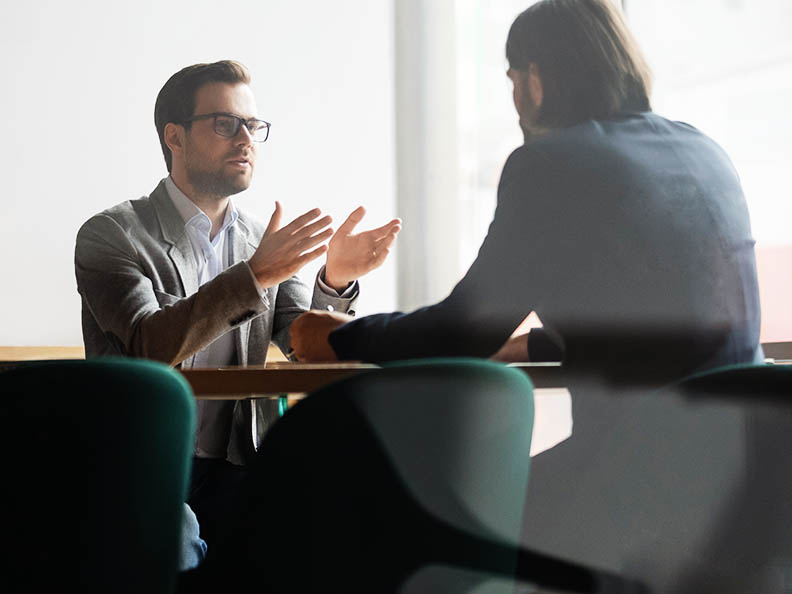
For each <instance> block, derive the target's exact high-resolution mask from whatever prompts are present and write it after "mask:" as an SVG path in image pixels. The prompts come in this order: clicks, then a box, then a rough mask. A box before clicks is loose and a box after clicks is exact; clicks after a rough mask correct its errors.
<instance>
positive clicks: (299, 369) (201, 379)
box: [181, 362, 564, 400]
mask: <svg viewBox="0 0 792 594" xmlns="http://www.w3.org/2000/svg"><path fill="white" fill-rule="evenodd" d="M510 367H516V368H517V369H520V370H522V371H524V372H525V373H527V374H528V376H529V377H530V378H531V381H532V382H533V384H534V387H536V388H562V387H564V381H563V376H562V373H561V364H560V363H512V364H510ZM372 369H378V366H377V365H371V364H367V363H285V362H274V363H268V364H267V365H266V366H250V367H221V368H213V369H184V370H182V371H181V373H182V374H183V375H184V377H185V378H186V379H187V381H188V382H189V383H190V385H191V386H192V389H193V392H194V393H195V397H196V398H198V399H202V400H237V399H239V398H268V397H277V396H281V395H283V394H304V393H307V392H312V391H313V390H316V389H317V388H320V387H321V386H323V385H325V384H328V383H330V382H333V381H335V380H338V379H341V378H343V377H348V376H350V375H357V374H360V373H366V372H368V371H371V370H372Z"/></svg>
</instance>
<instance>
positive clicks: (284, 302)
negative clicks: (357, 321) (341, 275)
mask: <svg viewBox="0 0 792 594" xmlns="http://www.w3.org/2000/svg"><path fill="white" fill-rule="evenodd" d="M320 273H321V271H320ZM320 273H317V279H316V281H315V282H314V288H313V294H311V291H310V289H309V288H308V285H306V284H305V283H304V282H303V281H302V280H301V279H300V278H299V277H297V276H294V277H292V278H290V279H289V280H287V281H285V282H283V283H281V284H280V286H279V287H278V295H277V298H276V301H275V317H274V322H273V329H272V342H274V343H275V344H276V345H278V348H279V349H280V350H281V352H282V353H284V354H287V353H289V352H290V350H291V338H290V336H289V327H290V326H291V323H292V322H293V321H294V320H295V319H296V318H297V317H298V316H299V315H300V314H302V313H303V312H305V311H307V310H308V309H309V308H310V309H322V310H330V311H337V312H340V313H348V314H351V315H354V314H355V307H357V301H358V296H359V295H360V290H359V284H358V283H357V281H355V287H354V290H353V292H352V294H351V295H350V296H349V297H337V296H334V295H329V294H327V293H325V292H324V291H323V290H322V289H321V287H320V286H319V274H320ZM309 297H310V301H309Z"/></svg>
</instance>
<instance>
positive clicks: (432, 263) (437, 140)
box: [394, 0, 460, 311]
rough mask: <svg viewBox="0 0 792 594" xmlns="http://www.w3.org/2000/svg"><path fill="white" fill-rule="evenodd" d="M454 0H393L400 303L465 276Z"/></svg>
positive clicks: (420, 299)
mask: <svg viewBox="0 0 792 594" xmlns="http://www.w3.org/2000/svg"><path fill="white" fill-rule="evenodd" d="M454 14H455V13H454V0H394V26H395V34H394V43H395V52H394V55H395V60H396V68H395V76H396V81H395V88H396V180H397V183H396V192H397V194H396V196H397V197H396V202H397V212H398V214H399V216H401V217H402V219H403V220H404V228H403V230H402V232H401V235H400V237H399V241H398V250H399V251H398V305H399V308H400V309H401V310H403V311H409V310H411V309H414V308H416V307H420V306H422V305H427V304H430V303H433V302H435V301H438V300H440V299H442V298H443V297H445V296H446V295H447V294H448V292H449V291H450V290H451V288H453V286H454V284H455V282H456V281H457V280H459V272H458V267H459V240H460V238H459V223H458V220H457V212H458V208H457V204H456V201H457V138H456V136H457V132H456V131H457V122H456V43H455V29H456V25H455V17H454Z"/></svg>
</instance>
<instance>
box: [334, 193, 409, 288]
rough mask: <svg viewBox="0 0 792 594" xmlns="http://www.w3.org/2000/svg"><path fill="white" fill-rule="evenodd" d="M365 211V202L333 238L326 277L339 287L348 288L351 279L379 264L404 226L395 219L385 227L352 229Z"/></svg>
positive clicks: (335, 286) (354, 211)
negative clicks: (358, 231)
mask: <svg viewBox="0 0 792 594" xmlns="http://www.w3.org/2000/svg"><path fill="white" fill-rule="evenodd" d="M365 214H366V209H365V208H363V207H362V206H359V207H358V208H356V209H355V210H353V211H352V214H350V215H349V217H347V220H346V221H344V223H343V224H342V225H341V226H340V227H339V228H338V231H337V232H336V234H335V235H333V238H332V239H331V240H330V244H329V247H328V250H327V265H326V266H325V278H324V281H325V283H327V284H328V285H329V286H330V287H332V288H333V289H335V290H336V291H339V292H342V291H344V290H345V289H346V288H347V287H348V286H349V284H350V283H351V282H353V281H355V280H357V279H358V278H360V277H361V276H363V275H364V274H366V273H368V272H371V271H372V270H374V269H375V268H377V267H379V266H380V265H381V264H382V263H383V262H384V261H385V258H387V256H388V253H389V252H390V248H391V246H392V245H393V242H394V241H395V240H396V236H397V235H398V234H399V231H400V230H401V220H400V219H393V220H392V221H390V222H388V223H386V224H384V225H383V226H382V227H377V228H376V229H371V230H370V231H363V232H362V233H357V234H354V233H352V231H353V230H354V229H355V226H356V225H357V224H358V223H359V222H360V221H361V220H362V219H363V217H364V215H365Z"/></svg>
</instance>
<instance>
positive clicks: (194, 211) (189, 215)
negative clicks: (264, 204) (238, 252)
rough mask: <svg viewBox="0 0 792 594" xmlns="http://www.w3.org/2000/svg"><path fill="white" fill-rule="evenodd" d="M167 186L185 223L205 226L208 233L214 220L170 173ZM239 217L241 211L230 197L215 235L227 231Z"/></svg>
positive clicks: (191, 225)
mask: <svg viewBox="0 0 792 594" xmlns="http://www.w3.org/2000/svg"><path fill="white" fill-rule="evenodd" d="M165 188H166V189H167V190H168V196H170V199H171V202H173V205H174V206H175V207H176V210H178V211H179V214H180V215H181V217H182V219H183V220H184V224H185V225H186V226H188V227H194V228H198V229H200V228H201V227H204V228H205V232H206V234H207V235H208V234H209V229H211V228H212V222H211V221H210V220H209V217H208V216H206V213H205V212H204V211H202V210H201V209H200V208H198V206H196V204H195V203H194V202H193V201H192V200H190V199H189V198H188V197H187V195H186V194H185V193H184V192H182V191H181V190H180V189H179V188H178V186H177V185H176V184H175V183H174V181H173V178H172V177H171V176H170V175H169V176H168V177H166V178H165ZM238 218H239V213H238V212H237V209H236V206H234V201H233V200H232V199H231V198H229V199H228V208H226V212H225V218H224V219H223V224H222V226H221V227H220V231H219V232H218V233H217V235H216V236H215V237H219V236H221V235H222V234H223V233H225V232H226V230H228V228H229V227H231V226H232V225H233V224H234V223H236V221H237V219H238Z"/></svg>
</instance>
